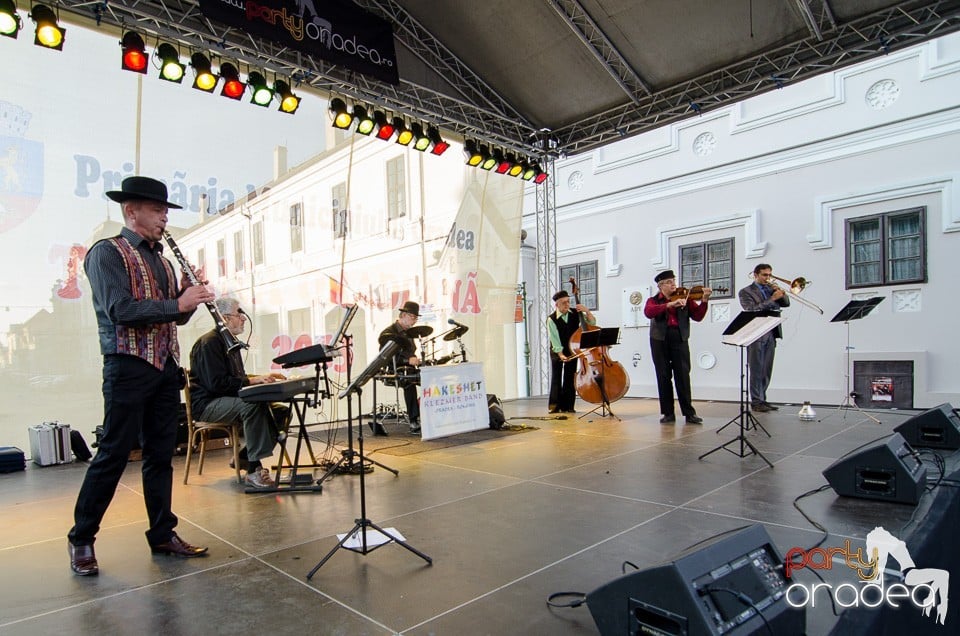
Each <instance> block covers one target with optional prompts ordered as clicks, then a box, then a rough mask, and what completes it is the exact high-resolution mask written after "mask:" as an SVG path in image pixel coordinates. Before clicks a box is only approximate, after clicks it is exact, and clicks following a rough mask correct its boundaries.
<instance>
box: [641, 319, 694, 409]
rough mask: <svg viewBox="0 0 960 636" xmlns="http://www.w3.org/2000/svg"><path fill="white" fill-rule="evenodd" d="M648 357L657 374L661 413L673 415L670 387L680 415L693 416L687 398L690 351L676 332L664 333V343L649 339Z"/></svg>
mask: <svg viewBox="0 0 960 636" xmlns="http://www.w3.org/2000/svg"><path fill="white" fill-rule="evenodd" d="M650 353H651V354H652V355H653V366H654V368H655V369H656V370H657V393H658V394H659V395H660V413H661V414H663V415H673V386H672V385H671V383H670V380H671V378H672V379H673V384H675V385H676V387H677V401H679V402H680V412H681V413H683V414H684V416H687V415H696V414H697V411H696V410H695V409H694V408H693V403H692V402H691V397H690V347H689V346H688V345H687V342H686V341H685V340H683V339H682V338H681V337H680V330H679V329H675V328H674V329H670V328H668V329H667V337H666V339H665V340H654V339H652V338H651V339H650Z"/></svg>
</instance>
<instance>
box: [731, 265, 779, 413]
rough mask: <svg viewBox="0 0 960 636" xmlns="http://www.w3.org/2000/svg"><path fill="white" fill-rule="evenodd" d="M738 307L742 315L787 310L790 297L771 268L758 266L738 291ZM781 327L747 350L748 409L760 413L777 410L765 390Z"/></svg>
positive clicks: (768, 381) (768, 382)
mask: <svg viewBox="0 0 960 636" xmlns="http://www.w3.org/2000/svg"><path fill="white" fill-rule="evenodd" d="M738 296H739V298H740V306H741V307H743V310H744V311H764V310H768V311H774V312H776V313H778V314H779V313H780V309H781V308H782V307H789V306H790V297H789V296H787V294H786V292H784V291H783V290H782V289H780V288H779V287H777V285H776V283H774V281H773V268H772V267H771V266H770V265H768V264H766V263H760V264H759V265H757V266H756V267H754V268H753V283H751V284H749V285H747V286H746V287H744V288H743V289H741V290H740V293H739V294H738ZM782 335H783V332H782V331H781V329H780V325H777V327H776V329H773V330H772V331H768V332H767V333H765V334H763V336H761V337H760V339H759V340H757V341H755V342H754V343H753V344H751V345H749V346H748V347H747V369H748V370H749V371H750V408H751V409H752V410H754V411H758V412H760V413H766V412H768V411H776V410H777V407H776V406H774V405H773V404H770V403H769V402H767V387H769V386H770V377H771V376H772V375H773V354H774V353H775V352H776V350H777V338H780V337H782Z"/></svg>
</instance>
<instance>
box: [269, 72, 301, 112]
mask: <svg viewBox="0 0 960 636" xmlns="http://www.w3.org/2000/svg"><path fill="white" fill-rule="evenodd" d="M273 88H274V90H275V91H276V92H277V97H278V98H279V99H280V107H279V108H278V109H277V110H279V111H280V112H281V113H289V114H291V115H292V114H294V113H295V112H297V109H298V108H300V98H299V97H297V96H296V95H294V94H293V89H291V88H290V84H288V83H287V82H285V81H283V80H279V79H278V80H277V81H275V82H274V83H273Z"/></svg>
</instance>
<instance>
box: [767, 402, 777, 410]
mask: <svg viewBox="0 0 960 636" xmlns="http://www.w3.org/2000/svg"><path fill="white" fill-rule="evenodd" d="M763 405H764V406H765V407H767V408H768V409H770V410H771V411H779V410H780V407H779V406H774V405H773V404H770V403H769V402H764V403H763Z"/></svg>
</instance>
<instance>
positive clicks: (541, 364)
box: [531, 140, 558, 395]
mask: <svg viewBox="0 0 960 636" xmlns="http://www.w3.org/2000/svg"><path fill="white" fill-rule="evenodd" d="M545 141H546V140H545ZM541 162H542V167H543V170H544V171H545V172H546V173H547V174H548V175H550V176H549V177H548V178H547V180H546V181H544V182H543V183H541V184H540V185H538V186H537V297H536V300H535V304H536V308H537V311H536V312H534V316H536V321H535V322H534V325H535V327H536V328H535V330H534V333H535V334H536V338H535V339H534V341H533V342H534V344H535V346H536V349H535V351H536V353H537V355H536V356H535V357H534V361H535V362H536V363H537V367H538V369H537V370H538V371H539V373H535V374H534V377H535V378H538V379H539V391H536V392H535V391H534V390H531V395H535V394H536V395H542V394H544V393H546V392H547V391H548V390H549V387H550V338H549V337H548V336H547V329H546V320H547V316H548V315H549V313H550V310H551V309H552V307H553V305H552V304H551V303H552V301H551V300H550V298H551V296H553V293H554V292H555V291H556V285H557V271H558V270H557V217H556V205H555V201H556V180H555V177H554V160H553V157H552V156H550V155H549V154H548V153H547V152H544V153H543V156H542V159H541ZM534 388H537V387H534Z"/></svg>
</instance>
